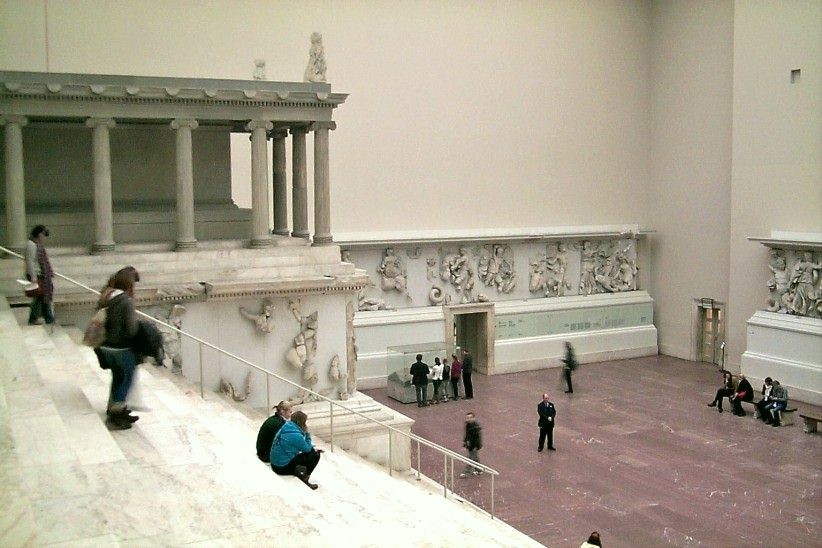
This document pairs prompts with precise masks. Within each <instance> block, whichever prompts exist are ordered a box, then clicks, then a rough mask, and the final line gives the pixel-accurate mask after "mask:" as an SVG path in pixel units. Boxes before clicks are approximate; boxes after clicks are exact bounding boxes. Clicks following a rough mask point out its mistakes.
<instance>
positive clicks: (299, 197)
mask: <svg viewBox="0 0 822 548" xmlns="http://www.w3.org/2000/svg"><path fill="white" fill-rule="evenodd" d="M306 133H308V128H307V127H302V126H297V127H293V128H291V135H292V138H291V147H292V151H291V170H292V171H291V208H292V214H293V217H294V221H293V225H294V226H293V227H292V228H293V230H292V231H291V235H292V236H294V237H295V238H308V236H309V232H308V183H307V179H308V175H307V173H308V172H307V170H306V167H305V166H306V157H305V134H306Z"/></svg>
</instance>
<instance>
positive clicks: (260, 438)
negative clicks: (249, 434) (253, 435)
mask: <svg viewBox="0 0 822 548" xmlns="http://www.w3.org/2000/svg"><path fill="white" fill-rule="evenodd" d="M274 409H276V411H274V414H273V415H271V416H270V417H268V418H267V419H266V420H265V422H263V424H262V426H260V432H259V433H258V434H257V458H259V459H260V460H261V461H263V462H269V459H270V458H271V445H272V444H273V443H274V438H275V437H276V436H277V432H279V431H280V428H282V426H283V425H284V424H285V423H286V421H287V420H289V419H291V402H290V401H281V402H280V403H278V404H277V406H276V407H275V408H274Z"/></svg>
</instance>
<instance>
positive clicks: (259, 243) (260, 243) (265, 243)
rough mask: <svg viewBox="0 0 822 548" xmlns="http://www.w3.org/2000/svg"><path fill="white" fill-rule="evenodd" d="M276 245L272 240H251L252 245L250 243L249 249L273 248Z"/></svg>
mask: <svg viewBox="0 0 822 548" xmlns="http://www.w3.org/2000/svg"><path fill="white" fill-rule="evenodd" d="M272 245H274V242H273V241H271V238H251V243H249V245H248V247H251V248H254V249H258V248H261V247H271V246H272Z"/></svg>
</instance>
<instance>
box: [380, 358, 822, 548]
mask: <svg viewBox="0 0 822 548" xmlns="http://www.w3.org/2000/svg"><path fill="white" fill-rule="evenodd" d="M474 379H475V380H474V386H475V398H474V399H473V400H470V401H465V400H460V401H456V402H454V401H450V402H448V403H442V404H439V405H432V406H429V407H424V408H418V407H417V406H416V405H415V404H407V405H403V404H400V403H399V402H397V401H395V400H392V399H390V398H387V397H386V396H385V392H384V390H369V391H367V393H368V394H369V395H370V396H372V397H373V398H375V399H377V400H379V401H380V402H382V403H385V404H387V405H389V406H391V407H393V408H396V409H399V410H401V411H402V412H403V413H404V414H406V415H408V416H409V417H412V418H414V419H416V421H417V422H416V424H415V425H414V428H413V431H414V432H415V433H416V434H419V435H421V436H423V437H425V438H428V439H430V440H432V441H435V442H437V443H440V444H442V445H445V446H446V447H448V448H450V449H453V450H458V451H463V450H462V433H463V421H464V414H465V412H466V411H468V410H473V411H475V413H476V414H477V417H478V420H479V421H480V423H481V424H482V426H483V438H484V447H483V449H482V450H481V451H480V459H481V460H482V462H484V463H485V464H488V465H489V466H492V467H493V468H495V469H496V470H498V471H499V472H500V474H501V475H500V477H499V478H497V479H496V481H495V486H494V487H495V492H496V497H495V506H496V507H495V510H496V513H497V514H498V515H499V516H500V517H501V518H503V519H504V520H505V521H507V522H508V523H509V524H511V525H513V526H514V527H516V528H518V529H519V530H521V531H523V532H525V533H526V534H528V535H530V536H531V537H532V538H534V539H535V540H537V541H539V542H540V543H542V544H544V545H546V546H579V544H580V543H581V542H582V541H583V540H585V538H587V536H588V534H589V533H590V532H591V531H593V530H597V531H599V532H600V533H601V535H602V539H603V544H604V545H605V546H608V547H618V546H625V547H629V546H632V547H635V546H697V545H700V546H743V545H757V546H766V545H767V546H822V540H820V539H822V435H820V434H806V433H804V432H803V429H802V420H801V419H800V418H799V417H798V416H797V417H796V420H797V423H796V424H795V425H793V426H786V427H781V428H771V427H770V426H767V425H765V424H763V423H762V422H760V421H758V420H755V419H754V418H753V417H752V416H751V415H750V414H749V415H748V416H747V417H735V416H733V415H732V414H731V413H729V412H727V407H726V412H725V413H722V414H719V413H718V412H717V411H716V409H712V408H708V407H706V403H708V402H709V401H711V399H712V398H713V395H714V393H715V392H716V389H717V388H718V386H719V385H720V384H721V376H720V374H719V373H718V372H717V370H716V368H715V367H713V366H711V365H709V364H704V363H694V362H688V361H683V360H679V359H676V358H669V357H666V356H654V357H649V358H638V359H627V360H620V361H614V362H604V363H599V364H588V365H583V366H581V367H580V369H579V370H578V371H577V372H575V374H574V390H575V391H574V394H564V393H563V391H564V387H563V386H562V385H561V382H560V370H558V369H552V370H545V371H531V372H525V373H515V374H510V375H500V376H494V377H486V376H483V375H475V376H474ZM755 388H757V389H758V388H759V387H755ZM545 391H547V392H548V393H549V394H550V395H551V399H552V401H553V402H554V403H555V404H556V406H557V427H556V429H555V432H554V440H555V445H556V447H557V451H556V452H551V451H545V452H542V453H537V451H536V445H537V436H538V428H537V414H536V405H537V403H538V402H539V401H540V399H541V394H542V393H543V392H545ZM796 406H797V407H799V409H800V412H801V411H802V410H803V409H808V410H810V409H814V410H815V411H816V412H819V411H820V410H819V408H813V407H812V406H809V405H807V404H802V403H801V402H796ZM420 456H421V461H422V466H421V467H422V469H423V471H424V472H425V473H426V474H428V475H430V476H432V477H433V478H437V479H439V478H442V476H443V462H442V458H441V457H436V456H435V455H434V454H433V453H431V452H429V451H426V450H425V448H423V450H422V452H421V455H420ZM414 458H416V456H414ZM456 472H459V470H457V471H456ZM455 481H456V490H457V492H459V493H461V494H463V495H464V496H466V497H467V498H469V499H470V500H472V501H474V502H475V503H478V504H480V505H482V506H485V507H486V508H487V507H488V503H489V498H490V495H489V493H490V485H489V482H490V478H489V477H487V476H481V477H478V478H466V479H456V480H455Z"/></svg>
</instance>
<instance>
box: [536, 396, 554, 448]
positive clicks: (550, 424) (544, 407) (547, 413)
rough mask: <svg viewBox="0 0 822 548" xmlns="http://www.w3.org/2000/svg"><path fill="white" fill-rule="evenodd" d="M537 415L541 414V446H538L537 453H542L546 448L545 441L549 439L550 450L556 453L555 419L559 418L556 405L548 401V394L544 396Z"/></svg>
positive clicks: (538, 406)
mask: <svg viewBox="0 0 822 548" xmlns="http://www.w3.org/2000/svg"><path fill="white" fill-rule="evenodd" d="M537 413H539V422H538V423H537V425H538V426H539V444H538V445H537V452H542V448H543V447H545V439H546V438H547V439H548V449H550V450H551V451H556V449H555V448H554V418H555V417H556V416H557V410H556V408H555V407H554V404H553V403H551V402H550V401H548V394H543V395H542V401H541V402H539V403H538V404H537Z"/></svg>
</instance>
